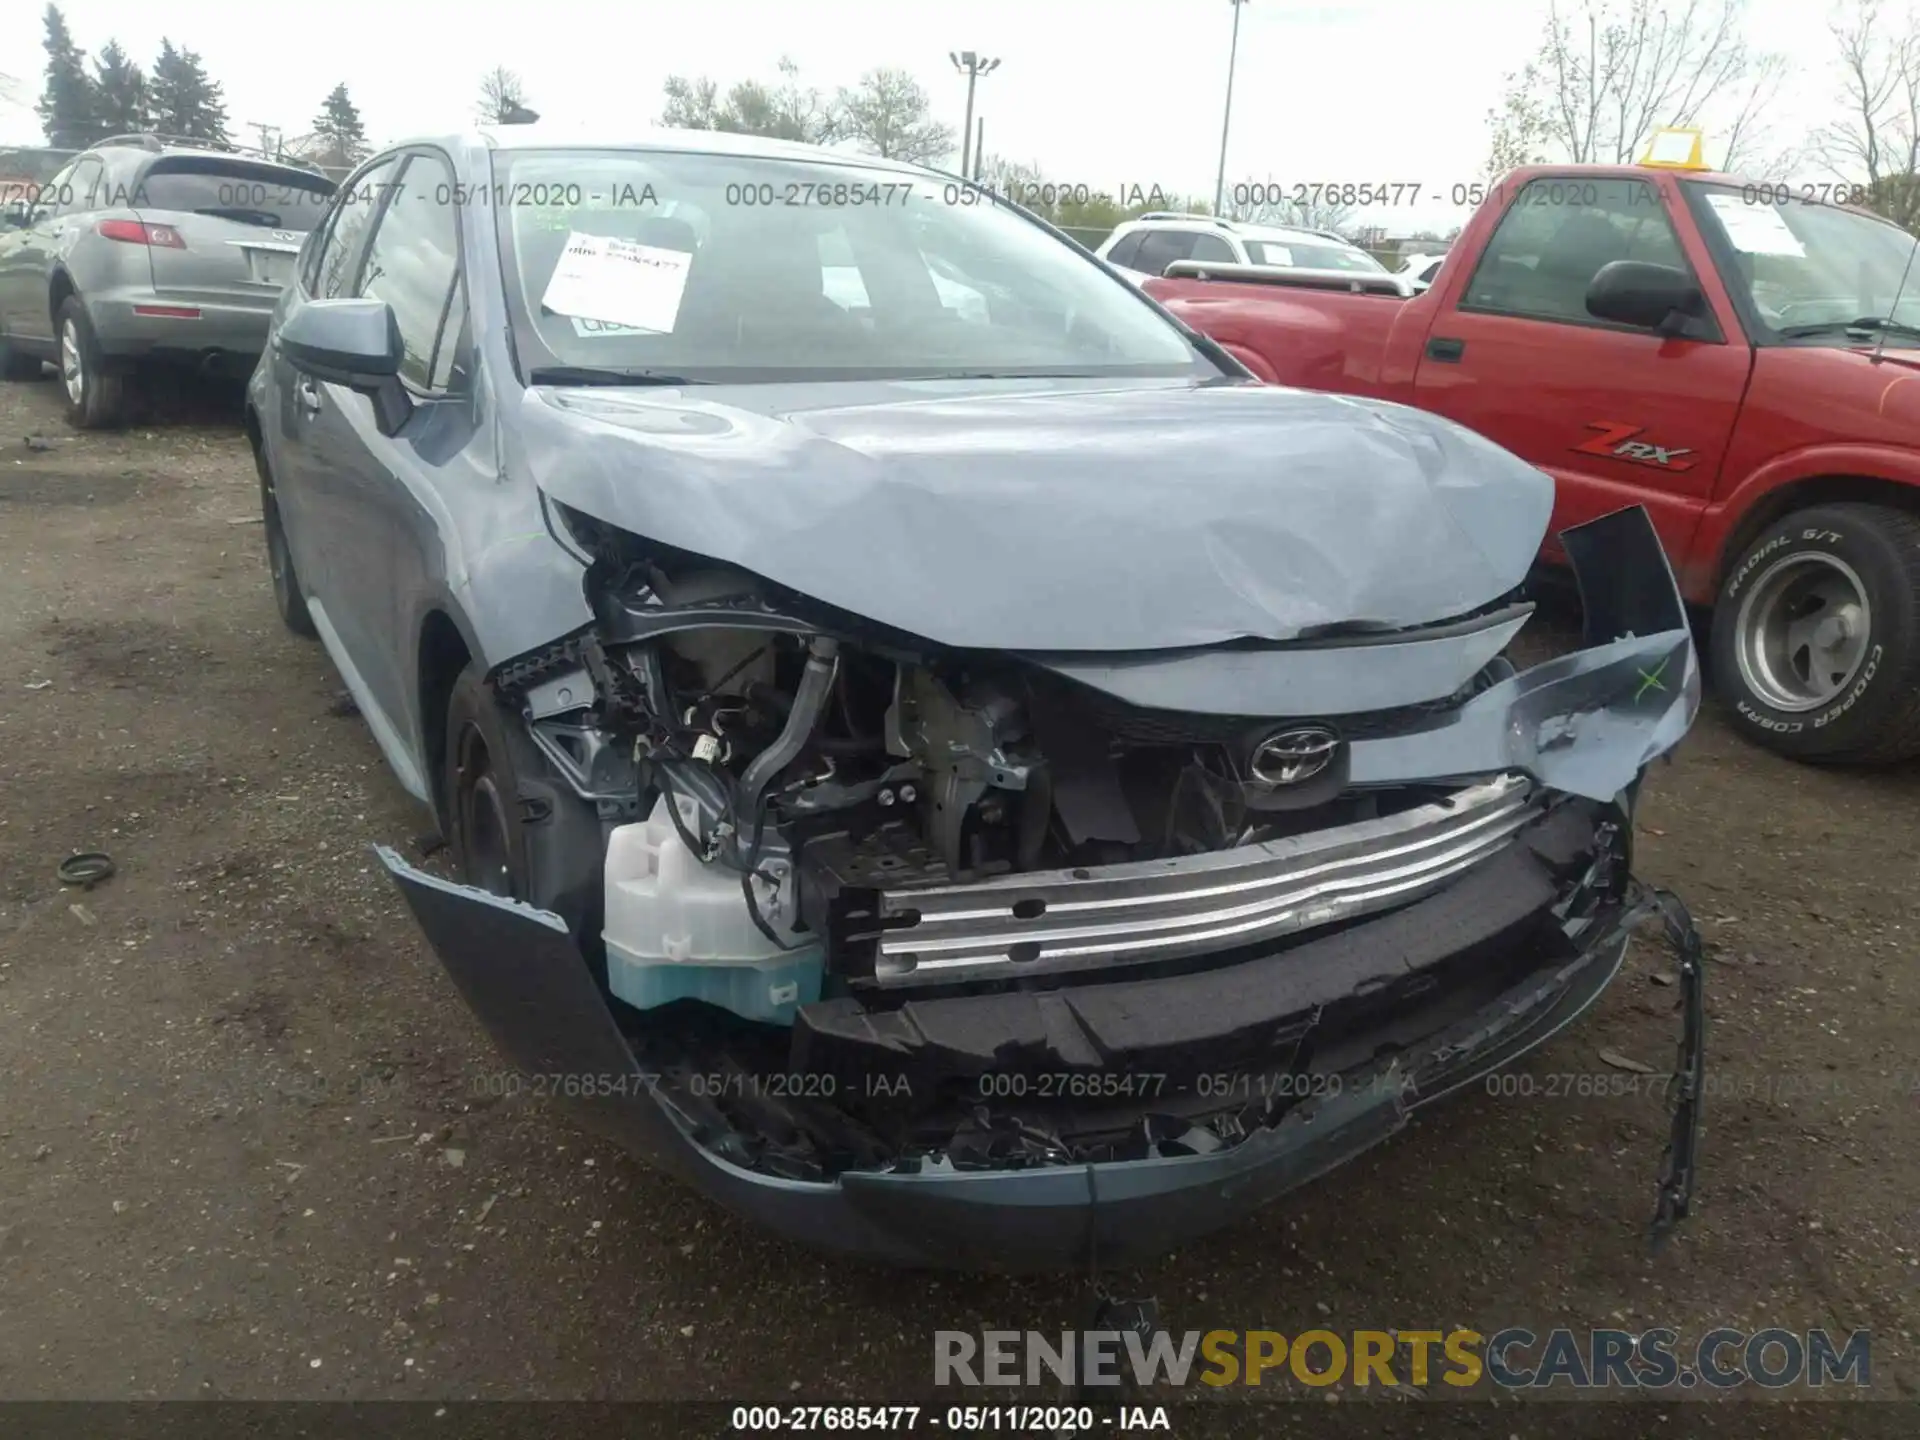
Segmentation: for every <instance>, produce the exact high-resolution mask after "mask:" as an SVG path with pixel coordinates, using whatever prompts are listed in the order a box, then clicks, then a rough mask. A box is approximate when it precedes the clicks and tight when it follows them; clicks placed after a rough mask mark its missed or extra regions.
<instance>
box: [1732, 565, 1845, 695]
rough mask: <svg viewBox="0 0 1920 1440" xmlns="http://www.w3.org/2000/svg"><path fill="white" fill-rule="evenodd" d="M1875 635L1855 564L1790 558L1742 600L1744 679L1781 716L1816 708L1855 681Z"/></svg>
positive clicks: (1738, 627) (1737, 630)
mask: <svg viewBox="0 0 1920 1440" xmlns="http://www.w3.org/2000/svg"><path fill="white" fill-rule="evenodd" d="M1872 631H1873V610H1872V607H1871V605H1870V604H1869V603H1868V600H1867V588H1866V586H1864V585H1863V584H1861V583H1860V576H1859V575H1858V574H1857V573H1855V571H1854V569H1853V567H1852V566H1851V565H1849V564H1847V563H1846V562H1845V561H1844V560H1840V559H1837V558H1836V557H1834V556H1832V555H1821V554H1806V555H1789V556H1787V557H1786V558H1785V559H1782V560H1776V561H1775V562H1774V563H1773V564H1772V565H1770V566H1768V567H1767V568H1766V569H1765V570H1764V571H1762V572H1761V574H1760V577H1759V578H1758V579H1757V580H1755V581H1754V584H1753V588H1752V589H1751V590H1749V591H1748V592H1747V596H1746V598H1745V599H1744V600H1742V601H1741V602H1740V613H1739V616H1738V617H1737V619H1736V621H1735V624H1734V636H1735V639H1734V644H1735V646H1736V647H1737V650H1736V659H1737V660H1738V662H1739V665H1740V678H1741V680H1742V681H1744V682H1745V683H1746V686H1747V688H1748V689H1749V690H1751V691H1752V692H1753V693H1754V694H1755V695H1757V696H1758V697H1759V698H1760V699H1761V700H1763V701H1765V702H1766V703H1767V704H1768V705H1771V706H1772V707H1773V708H1774V709H1776V710H1786V711H1793V712H1798V711H1802V710H1812V709H1814V708H1816V707H1817V706H1820V705H1824V704H1826V703H1827V702H1828V701H1829V700H1831V699H1833V698H1834V696H1836V695H1838V694H1839V693H1840V692H1841V691H1843V690H1845V689H1846V688H1847V686H1848V685H1850V684H1852V683H1853V679H1854V677H1855V675H1857V674H1858V673H1859V670H1860V664H1861V662H1862V661H1863V660H1864V659H1865V658H1866V654H1867V642H1868V640H1869V638H1870V637H1871V635H1872Z"/></svg>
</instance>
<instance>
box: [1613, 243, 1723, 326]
mask: <svg viewBox="0 0 1920 1440" xmlns="http://www.w3.org/2000/svg"><path fill="white" fill-rule="evenodd" d="M1587 313H1588V314H1589V315H1591V316H1593V317H1594V318H1595V319H1596V320H1611V321H1613V322H1614V323H1615V324H1617V325H1632V326H1635V327H1637V328H1639V329H1642V330H1657V331H1659V332H1660V333H1661V334H1663V335H1684V334H1686V333H1688V332H1689V330H1690V329H1691V328H1692V327H1691V325H1690V324H1689V322H1691V321H1693V320H1696V319H1699V318H1701V317H1703V316H1705V315H1706V313H1707V297H1706V295H1705V294H1704V293H1703V292H1702V291H1701V289H1700V286H1699V285H1698V284H1697V283H1696V282H1695V281H1694V278H1693V277H1692V276H1691V275H1689V274H1688V273H1687V272H1686V271H1684V270H1682V269H1680V268H1679V267H1678V266H1676V265H1655V264H1652V263H1650V262H1648V261H1645V260H1615V261H1614V262H1613V263H1612V264H1610V265H1602V266H1601V267H1600V270H1599V273H1598V274H1596V275H1595V276H1594V277H1593V282H1592V283H1591V284H1590V285H1588V286H1587Z"/></svg>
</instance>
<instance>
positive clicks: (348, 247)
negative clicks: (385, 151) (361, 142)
mask: <svg viewBox="0 0 1920 1440" xmlns="http://www.w3.org/2000/svg"><path fill="white" fill-rule="evenodd" d="M399 166H400V159H399V157H398V156H394V157H392V158H389V159H387V160H383V161H381V162H380V163H379V164H377V165H375V166H374V167H373V168H372V169H371V170H366V171H363V172H361V174H360V175H359V176H357V177H356V178H355V179H354V180H353V181H351V182H350V183H349V184H346V185H342V186H341V187H340V193H339V194H338V195H336V196H334V199H333V210H332V213H331V214H330V215H328V217H327V221H326V225H325V226H324V227H323V228H324V231H325V236H324V238H323V239H320V240H317V241H316V242H315V244H314V249H313V256H312V261H311V265H310V268H309V272H308V273H307V274H306V275H304V276H303V277H302V278H303V280H304V281H305V284H306V288H307V293H308V294H309V295H311V296H312V297H313V298H314V299H316V300H337V299H339V298H340V297H342V296H345V295H351V294H352V293H353V282H354V281H355V280H356V279H357V278H358V277H359V273H360V252H361V250H362V249H363V248H364V245H365V242H366V238H367V231H368V230H369V229H370V228H371V226H372V224H373V220H374V217H375V215H376V214H378V213H379V210H380V202H381V200H382V198H383V197H384V196H385V195H386V192H387V189H388V187H389V186H390V184H391V182H392V180H393V177H394V176H395V175H396V174H397V173H398V172H399Z"/></svg>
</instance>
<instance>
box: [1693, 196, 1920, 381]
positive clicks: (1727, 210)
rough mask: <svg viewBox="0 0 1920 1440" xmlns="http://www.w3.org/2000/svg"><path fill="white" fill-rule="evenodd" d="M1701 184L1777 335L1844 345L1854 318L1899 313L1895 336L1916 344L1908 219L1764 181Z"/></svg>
mask: <svg viewBox="0 0 1920 1440" xmlns="http://www.w3.org/2000/svg"><path fill="white" fill-rule="evenodd" d="M1779 188H1780V189H1783V190H1784V189H1785V188H1786V187H1784V186H1782V187H1779ZM1696 189H1697V190H1698V192H1699V194H1700V198H1701V199H1702V200H1703V201H1704V202H1705V204H1704V205H1703V206H1702V209H1703V210H1704V211H1705V212H1706V214H1707V216H1708V217H1710V218H1709V219H1708V222H1707V223H1708V224H1709V225H1710V226H1712V227H1713V228H1715V229H1717V230H1718V232H1719V234H1720V235H1721V237H1722V238H1723V239H1724V240H1725V242H1726V244H1727V247H1728V248H1729V249H1730V250H1731V251H1732V252H1733V262H1734V265H1733V268H1734V273H1733V274H1732V275H1730V276H1729V277H1728V280H1729V283H1732V284H1736V285H1738V286H1740V287H1742V288H1744V289H1745V291H1746V293H1747V296H1748V298H1749V299H1751V301H1752V302H1753V309H1754V310H1755V312H1757V314H1758V315H1759V317H1760V320H1761V322H1762V323H1763V324H1765V325H1766V326H1767V327H1768V328H1769V329H1771V330H1772V331H1773V333H1774V335H1775V336H1776V337H1778V338H1784V339H1789V340H1797V341H1802V342H1804V343H1809V344H1819V343H1823V342H1825V343H1842V344H1844V343H1847V342H1848V329H1849V327H1850V326H1852V325H1853V324H1854V322H1856V321H1864V320H1878V321H1886V322H1891V327H1892V328H1891V329H1889V330H1887V331H1885V340H1886V343H1887V344H1888V345H1890V346H1908V347H1911V346H1913V345H1914V344H1916V343H1917V342H1916V337H1915V335H1914V334H1913V333H1912V330H1911V328H1910V327H1920V273H1913V274H1909V273H1908V262H1909V260H1910V259H1911V258H1912V256H1913V253H1914V245H1915V240H1914V237H1913V236H1911V235H1909V234H1908V233H1907V232H1906V231H1904V230H1902V229H1900V227H1899V226H1897V225H1894V224H1891V223H1890V222H1888V221H1885V220H1877V219H1874V218H1873V217H1872V216H1870V215H1862V214H1858V213H1856V212H1854V211H1851V210H1843V209H1841V208H1839V207H1838V206H1834V205H1820V204H1814V203H1810V202H1807V201H1802V200H1794V199H1790V198H1781V199H1776V198H1775V197H1774V195H1773V194H1772V193H1771V192H1772V187H1769V186H1765V185H1760V186H1744V187H1742V186H1736V185H1700V184H1698V183H1697V182H1696ZM1915 268H1916V272H1920V266H1916V267H1915ZM1903 280H1904V282H1905V288H1904V290H1903V289H1902V282H1903ZM1854 333H1855V335H1856V336H1857V335H1859V334H1860V333H1862V332H1860V331H1857V330H1856V331H1855V332H1854ZM1872 333H1873V338H1874V339H1875V340H1876V341H1878V340H1879V339H1880V338H1881V335H1882V332H1880V331H1877V330H1876V331H1874V332H1872ZM1854 343H1858V342H1857V340H1856V341H1855V342H1854Z"/></svg>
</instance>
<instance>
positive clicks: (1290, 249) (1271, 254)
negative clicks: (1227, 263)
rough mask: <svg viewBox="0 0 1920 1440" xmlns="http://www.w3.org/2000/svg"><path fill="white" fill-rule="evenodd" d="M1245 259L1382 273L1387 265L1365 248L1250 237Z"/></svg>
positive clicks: (1312, 268)
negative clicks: (1357, 248) (1368, 252)
mask: <svg viewBox="0 0 1920 1440" xmlns="http://www.w3.org/2000/svg"><path fill="white" fill-rule="evenodd" d="M1246 246H1247V258H1248V259H1249V260H1251V261H1252V262H1253V263H1254V264H1256V265H1292V266H1294V267H1295V268H1297V269H1301V270H1354V271H1358V272H1360V273H1362V274H1366V275H1384V274H1386V273H1387V267H1386V266H1384V265H1382V264H1381V263H1380V262H1379V261H1378V260H1376V259H1374V258H1373V257H1372V256H1371V255H1369V254H1367V252H1366V251H1364V250H1349V249H1347V248H1346V247H1345V246H1344V245H1314V244H1311V243H1308V244H1302V243H1301V242H1300V241H1298V240H1249V241H1247V242H1246Z"/></svg>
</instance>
